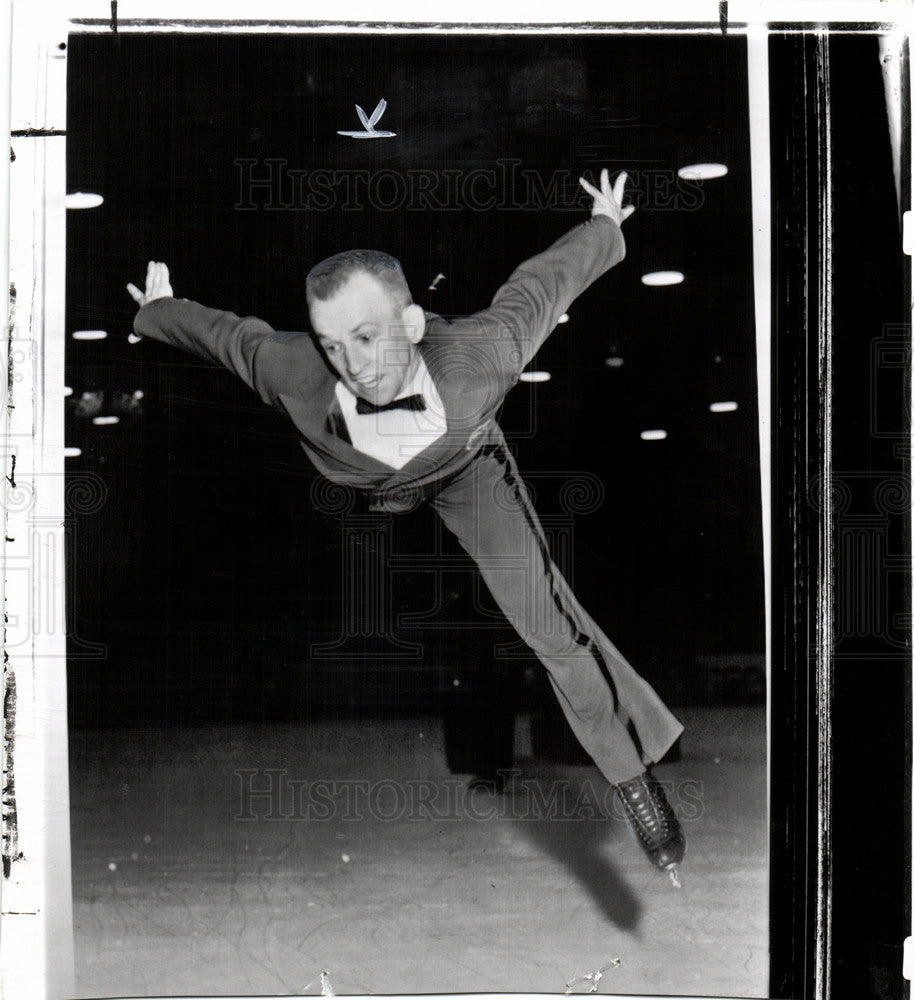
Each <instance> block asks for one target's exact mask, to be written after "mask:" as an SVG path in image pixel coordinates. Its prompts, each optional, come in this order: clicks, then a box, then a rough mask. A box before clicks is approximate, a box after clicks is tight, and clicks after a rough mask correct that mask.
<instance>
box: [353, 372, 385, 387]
mask: <svg viewBox="0 0 914 1000" xmlns="http://www.w3.org/2000/svg"><path fill="white" fill-rule="evenodd" d="M354 381H355V384H356V385H357V386H360V387H361V388H362V389H374V387H375V386H376V385H377V384H378V382H380V381H381V376H380V375H375V376H373V377H372V378H357V379H355V380H354Z"/></svg>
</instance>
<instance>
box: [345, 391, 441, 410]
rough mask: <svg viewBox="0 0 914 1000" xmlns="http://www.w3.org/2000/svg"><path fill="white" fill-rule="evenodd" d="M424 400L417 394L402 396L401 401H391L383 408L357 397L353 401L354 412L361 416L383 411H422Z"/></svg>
mask: <svg viewBox="0 0 914 1000" xmlns="http://www.w3.org/2000/svg"><path fill="white" fill-rule="evenodd" d="M424 409H425V400H424V399H423V398H422V396H421V395H420V394H419V393H416V394H415V395H414V396H404V397H403V398H402V399H392V400H391V401H390V402H389V403H385V404H384V405H383V406H377V405H376V404H374V403H369V402H368V400H367V399H362V397H361V396H359V397H358V398H357V399H356V401H355V412H356V413H358V414H359V415H361V416H365V414H366V413H383V412H384V411H385V410H424Z"/></svg>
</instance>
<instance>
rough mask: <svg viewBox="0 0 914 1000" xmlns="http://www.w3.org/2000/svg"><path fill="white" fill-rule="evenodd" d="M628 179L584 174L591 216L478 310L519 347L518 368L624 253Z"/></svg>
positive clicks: (480, 316) (523, 266)
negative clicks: (593, 180) (592, 179)
mask: <svg viewBox="0 0 914 1000" xmlns="http://www.w3.org/2000/svg"><path fill="white" fill-rule="evenodd" d="M627 179H628V177H627V174H625V173H621V174H620V175H619V176H618V178H616V181H615V183H614V184H612V185H611V184H610V181H609V172H608V171H607V170H603V171H602V173H601V175H600V188H599V189H598V188H596V187H594V186H593V185H592V184H589V183H588V182H587V181H585V180H584V179H583V178H581V186H582V187H583V188H584V189H585V190H586V191H587V192H588V194H590V195H591V196H592V197H593V199H594V203H593V208H592V211H591V219H590V221H589V222H585V223H583V224H582V225H579V226H576V227H575V228H574V229H572V230H571V231H570V232H568V233H566V234H565V235H564V236H562V237H561V238H560V239H558V240H557V241H556V242H555V243H553V244H552V246H551V247H549V249H548V250H545V251H544V252H543V253H541V254H537V255H536V256H535V257H531V258H530V259H529V260H526V261H524V263H523V264H521V265H520V266H519V267H518V268H516V269H515V271H514V272H513V273H512V275H511V277H510V278H508V280H507V281H506V282H505V283H504V285H502V286H501V288H500V289H499V290H498V291H497V292H496V294H495V298H494V299H493V300H492V305H491V306H490V307H489V308H488V309H486V310H484V311H483V312H482V313H477V314H476V318H477V319H479V320H481V321H484V322H485V323H486V325H487V326H488V327H489V328H490V329H491V328H492V324H493V323H494V324H495V327H496V330H497V335H499V336H502V335H506V336H507V337H508V339H509V340H510V341H511V342H512V343H513V344H514V346H515V348H519V355H520V357H519V362H518V364H517V367H516V370H517V371H520V370H521V369H522V368H523V367H524V366H526V365H527V364H528V363H529V361H530V360H531V358H532V357H533V356H534V354H536V352H537V351H538V350H539V348H540V347H541V346H542V344H543V341H544V340H545V339H546V338H547V337H548V336H549V334H550V333H552V331H553V330H554V329H555V327H556V325H557V323H558V321H559V318H560V317H561V316H562V314H563V313H565V312H567V311H568V308H569V306H570V305H571V303H572V302H574V300H575V299H576V298H577V297H578V296H579V295H580V294H581V293H582V292H583V291H584V290H585V289H587V288H588V287H589V286H590V285H591V284H592V283H593V282H594V281H595V280H596V279H597V278H599V277H600V275H602V274H604V273H605V272H606V271H608V270H609V269H610V268H611V267H613V266H614V265H616V264H618V263H619V262H620V261H621V260H622V259H623V258H624V257H625V239H624V237H623V236H622V229H621V225H622V223H623V222H624V221H625V220H626V219H627V218H628V217H629V216H630V215H631V214H632V212H634V210H635V209H634V206H632V205H628V206H625V207H623V206H622V200H623V197H624V193H625V183H626V181H627ZM500 353H501V352H500ZM516 354H517V351H515V356H516Z"/></svg>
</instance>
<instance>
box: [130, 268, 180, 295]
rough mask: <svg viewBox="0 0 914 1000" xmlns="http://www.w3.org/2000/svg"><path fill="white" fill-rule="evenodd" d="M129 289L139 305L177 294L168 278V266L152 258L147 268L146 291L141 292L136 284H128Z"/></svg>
mask: <svg viewBox="0 0 914 1000" xmlns="http://www.w3.org/2000/svg"><path fill="white" fill-rule="evenodd" d="M127 291H128V292H130V294H131V296H132V297H133V301H134V302H136V304H137V305H138V306H145V305H146V304H147V303H148V302H152V301H154V300H155V299H171V298H174V294H175V293H174V292H173V291H172V290H171V284H170V282H169V280H168V267H167V266H166V265H165V264H163V263H161V262H160V261H156V260H151V261H150V262H149V266H148V267H147V268H146V291H145V292H141V291H140V290H139V288H137V287H136V285H134V284H128V285H127Z"/></svg>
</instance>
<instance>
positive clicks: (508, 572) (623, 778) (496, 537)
mask: <svg viewBox="0 0 914 1000" xmlns="http://www.w3.org/2000/svg"><path fill="white" fill-rule="evenodd" d="M432 503H433V506H434V507H435V509H436V511H437V512H438V514H439V516H440V517H441V519H442V521H443V522H444V524H445V525H446V526H447V527H448V528H449V529H450V530H451V531H452V532H453V533H454V534H455V535H456V536H457V539H458V541H459V542H460V544H461V545H462V547H463V548H464V549H465V550H466V552H467V553H468V554H469V555H470V556H471V557H472V558H473V560H474V561H475V562H476V564H477V566H478V567H479V571H480V573H481V575H482V577H483V579H484V580H485V582H486V584H487V586H488V588H489V591H490V592H491V594H492V596H493V598H494V599H495V601H496V603H497V604H498V605H499V607H500V608H501V610H502V611H503V613H504V614H505V617H506V618H507V619H508V621H510V622H511V624H512V625H513V626H514V627H515V628H516V629H517V631H518V633H519V635H520V636H521V638H522V639H523V640H524V641H525V642H526V643H527V644H528V645H529V646H530V648H531V649H532V650H533V651H534V652H535V653H536V655H537V656H538V657H539V659H540V660H541V661H542V663H543V665H544V666H545V667H546V670H547V671H548V674H549V680H550V682H551V683H552V686H553V689H554V690H555V692H556V694H557V695H558V698H559V703H560V704H561V706H562V709H563V710H564V712H565V716H566V718H567V719H568V722H569V724H570V726H571V728H572V730H573V731H574V733H575V735H576V736H577V738H578V740H579V741H580V743H581V745H582V746H583V747H584V749H585V750H586V751H587V752H588V753H589V754H590V756H591V757H592V758H593V761H594V763H595V764H596V765H597V767H598V768H599V769H600V771H601V772H602V773H603V775H604V777H606V779H607V780H608V781H609V782H610V784H612V785H614V786H615V787H616V790H617V793H618V794H619V797H620V799H621V801H622V804H623V806H624V807H625V810H626V812H627V814H628V816H629V819H630V821H631V823H632V826H633V828H634V830H635V832H636V834H637V835H638V838H639V840H640V841H641V844H642V847H643V848H644V850H645V852H646V853H647V855H648V857H649V858H650V859H651V861H652V862H653V863H654V864H655V865H656V866H657V867H659V868H662V869H669V870H671V871H673V872H675V866H676V864H677V863H678V862H679V861H681V860H682V856H683V853H684V850H685V840H684V837H683V835H682V830H681V828H680V826H679V823H678V821H677V819H676V816H675V813H674V812H673V810H672V807H671V806H670V804H669V802H668V801H667V798H666V795H665V794H664V792H663V789H662V787H661V786H660V784H659V783H658V782H657V781H656V780H655V779H654V778H653V777H652V776H651V775H650V773H649V772H648V771H647V770H646V766H645V761H644V760H643V759H642V753H643V754H644V757H645V758H646V759H647V760H648V761H655V760H659V759H660V757H662V755H663V753H664V752H665V750H666V749H667V748H669V746H671V745H672V743H673V742H674V741H675V740H676V738H677V737H678V736H679V734H680V733H681V732H682V725H681V724H680V723H679V722H678V720H677V719H676V718H675V716H673V715H672V713H671V712H670V711H669V710H668V709H667V708H666V706H665V705H664V704H663V702H662V701H661V700H660V699H659V698H658V697H657V694H656V693H655V692H654V690H653V688H651V687H650V685H649V684H647V682H646V681H644V680H643V678H641V677H639V676H638V674H637V673H635V671H634V669H633V668H632V667H631V665H630V664H629V663H628V662H627V661H626V660H625V659H624V658H623V657H622V656H621V654H620V653H619V651H618V650H617V649H616V648H615V646H613V645H612V643H610V642H609V640H608V639H607V638H606V636H605V635H604V634H603V632H602V630H600V629H599V628H598V627H597V625H596V623H595V622H594V621H593V620H592V619H591V618H590V616H589V615H587V613H586V612H585V611H584V609H583V608H582V607H581V606H580V605H579V604H578V602H577V600H576V599H575V597H574V595H573V594H572V592H571V589H570V587H569V586H568V584H567V583H566V582H565V580H564V578H563V577H562V576H561V574H560V573H559V571H558V569H557V568H556V566H555V564H554V563H553V561H552V559H551V557H550V555H549V552H548V548H547V545H546V540H545V536H544V534H543V531H542V528H541V526H540V524H539V520H538V518H537V516H536V513H535V511H534V510H533V506H532V504H531V502H530V499H529V496H528V494H527V491H526V488H525V487H524V484H523V482H522V480H521V479H520V477H519V475H518V473H517V468H516V466H515V464H514V461H513V458H512V457H511V455H510V453H509V452H508V450H507V448H506V447H505V444H504V441H503V440H501V441H497V440H496V441H494V442H492V443H491V444H490V445H489V446H487V447H486V448H485V449H484V450H483V452H482V453H481V454H480V455H479V457H478V458H477V459H476V460H475V461H474V463H473V464H472V465H471V466H470V468H469V469H467V470H466V471H465V472H464V473H463V474H461V475H460V476H458V477H456V478H455V479H454V480H453V481H451V482H450V483H449V484H448V485H447V487H446V488H445V489H443V490H442V492H441V493H440V494H439V495H438V496H437V497H436V498H435V499H434V500H433V501H432ZM629 722H631V723H632V726H633V728H634V729H635V732H636V734H637V737H638V742H639V743H640V744H641V747H640V749H639V747H638V745H637V744H636V742H635V740H634V739H633V738H632V736H631V735H630V733H629V728H628V723H629ZM674 881H675V879H674Z"/></svg>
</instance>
